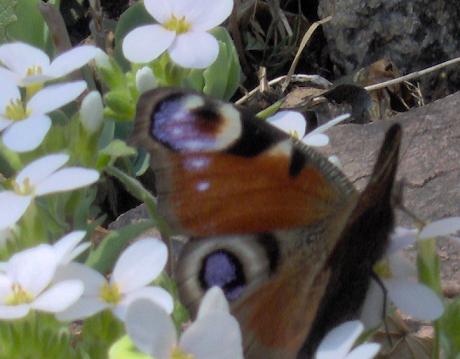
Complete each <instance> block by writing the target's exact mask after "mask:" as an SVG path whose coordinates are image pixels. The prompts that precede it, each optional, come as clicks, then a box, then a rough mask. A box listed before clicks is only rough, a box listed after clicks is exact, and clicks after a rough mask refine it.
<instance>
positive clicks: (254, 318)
mask: <svg viewBox="0 0 460 359" xmlns="http://www.w3.org/2000/svg"><path fill="white" fill-rule="evenodd" d="M395 131H396V132H400V131H398V130H395ZM397 135H398V134H397V133H396V134H394V135H393V137H394V136H396V137H397ZM133 139H134V142H135V143H137V144H139V145H141V146H142V147H144V148H146V149H147V150H148V151H150V153H151V155H152V159H151V165H152V167H153V169H154V171H155V176H156V183H157V186H156V190H157V193H158V207H159V211H160V212H161V213H162V215H163V216H164V217H165V219H166V220H167V222H168V223H169V224H170V225H171V227H172V228H173V229H175V230H176V231H177V232H178V233H181V234H186V235H189V236H190V237H191V240H190V241H189V243H188V244H187V245H186V246H185V248H184V250H183V251H182V253H181V254H180V257H179V260H178V268H177V273H176V279H177V281H178V286H179V292H180V295H181V299H182V301H183V302H184V304H185V305H187V306H188V308H190V309H191V311H192V312H194V311H196V309H197V306H198V304H199V301H200V299H201V297H202V296H203V294H204V292H205V291H206V290H207V289H208V288H209V287H211V286H213V285H218V286H220V287H222V288H223V290H224V292H225V293H226V296H227V298H228V299H229V301H230V303H231V308H232V312H233V313H234V315H235V316H236V317H237V319H238V321H239V323H240V326H241V328H242V331H243V338H244V347H245V357H246V358H262V357H263V358H295V357H296V356H297V353H298V352H299V350H300V349H301V348H302V346H303V345H304V343H306V344H305V352H306V353H307V355H310V354H311V352H312V350H314V349H315V348H316V346H317V344H318V341H319V340H320V339H321V338H322V337H323V336H324V334H325V333H324V332H325V331H327V330H329V329H331V326H333V325H335V324H339V323H335V322H336V320H342V319H347V317H351V316H353V315H355V314H356V312H357V310H358V308H354V307H352V308H351V309H346V308H345V309H344V308H342V307H343V306H345V305H346V301H345V300H344V299H343V298H346V297H347V293H348V292H347V289H346V288H345V283H344V281H351V280H355V281H356V283H357V286H358V287H360V288H359V290H356V289H355V290H351V291H349V292H350V293H351V294H350V296H351V297H353V298H355V297H358V299H357V301H356V303H357V304H356V305H355V306H356V307H359V305H360V303H361V302H362V299H363V298H361V297H362V296H363V294H362V293H361V292H363V291H364V292H365V290H366V289H367V286H368V284H369V277H370V273H369V272H370V270H371V268H372V265H373V264H374V263H375V261H376V260H377V259H378V258H379V257H380V256H381V255H382V252H383V249H384V247H385V244H386V237H387V235H388V232H389V230H390V229H391V225H392V218H390V217H391V213H392V210H391V207H390V208H389V214H388V213H387V212H388V209H387V208H386V209H384V212H385V215H388V221H387V222H388V224H386V225H384V226H383V225H382V226H380V227H381V228H382V230H381V232H382V233H381V235H380V237H382V238H383V239H379V240H378V241H377V242H378V243H376V245H375V247H378V248H375V252H374V251H373V250H372V248H371V249H360V247H361V245H362V244H363V238H362V237H363V236H366V235H368V233H367V232H366V230H367V229H368V227H367V225H366V221H367V216H370V217H372V215H373V214H376V213H377V214H378V213H379V210H378V208H379V206H378V205H377V210H375V211H374V210H370V208H371V207H373V203H374V202H372V201H371V200H370V199H369V198H368V197H370V196H371V195H376V196H377V198H378V199H382V200H383V199H384V200H385V201H386V200H387V198H386V197H388V198H389V195H388V191H389V192H391V187H392V181H393V178H394V172H395V169H396V167H395V166H393V163H394V159H395V158H397V147H398V146H397V145H394V143H396V142H397V141H390V140H389V141H387V142H388V145H387V147H389V150H388V151H387V152H388V153H384V154H383V155H381V159H380V161H378V162H380V165H382V166H383V167H382V170H381V173H380V170H378V171H377V170H376V171H374V175H373V176H372V177H373V179H371V183H370V185H369V186H368V189H366V190H365V191H364V193H363V194H362V195H358V193H357V191H356V190H355V189H354V187H353V186H352V185H351V183H350V182H349V181H348V180H347V179H346V177H345V176H344V175H343V174H342V172H341V171H340V170H338V169H337V168H336V167H335V166H334V165H332V164H331V163H329V161H328V160H327V159H325V158H324V157H323V156H321V155H319V154H318V153H316V152H315V151H314V150H312V149H311V148H308V147H306V146H304V145H302V144H301V143H299V142H298V141H296V140H294V139H292V138H290V137H289V136H288V135H287V134H285V133H283V132H281V131H279V130H277V129H276V128H273V127H272V126H270V125H269V124H267V123H265V122H263V121H261V120H258V119H255V118H252V117H250V116H248V115H247V114H245V113H243V112H241V111H239V110H238V109H236V108H235V107H233V106H232V105H230V104H226V103H222V102H220V101H217V100H214V99H212V98H209V97H203V96H201V95H198V94H196V93H193V92H189V91H185V90H180V89H159V90H153V91H150V92H148V93H146V94H144V95H143V96H142V97H141V98H140V101H139V104H138V109H137V118H136V123H135V128H134V136H133ZM389 159H390V160H389ZM387 162H389V163H390V164H391V166H390V165H389V164H387ZM390 167H391V168H390ZM380 180H381V181H382V182H383V183H380V182H379V181H380ZM382 185H383V186H384V187H385V188H387V187H388V189H387V190H386V191H383V192H384V193H383V192H382V191H381V190H380V189H379V188H380V187H381V186H382ZM379 186H380V187H379ZM381 192H382V193H381ZM380 197H381V198H380ZM385 201H384V202H385ZM382 203H383V202H382ZM385 203H386V202H385ZM377 227H378V225H377V226H376V228H377ZM369 229H370V228H369ZM356 235H358V236H359V238H355V236H356ZM350 246H351V247H352V248H351V249H350ZM372 246H373V245H371V246H370V247H372ZM368 247H369V246H368ZM366 248H367V247H366ZM348 253H349V255H348ZM362 255H367V256H369V258H368V259H366V260H363V257H362ZM373 256H374V257H375V258H373ZM359 263H361V266H360V265H359ZM356 264H358V265H356ZM357 268H360V270H356V269H357ZM325 303H326V304H325ZM329 310H331V311H333V312H335V313H336V314H335V316H336V318H335V319H334V318H332V319H331V318H330V317H329V315H328V311H329Z"/></svg>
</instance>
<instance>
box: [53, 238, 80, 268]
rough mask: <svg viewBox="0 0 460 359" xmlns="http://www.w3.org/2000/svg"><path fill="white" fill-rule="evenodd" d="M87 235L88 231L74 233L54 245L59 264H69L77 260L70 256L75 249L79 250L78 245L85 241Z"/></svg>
mask: <svg viewBox="0 0 460 359" xmlns="http://www.w3.org/2000/svg"><path fill="white" fill-rule="evenodd" d="M85 235H86V231H73V232H70V233H68V234H66V235H65V236H63V237H62V238H60V239H59V240H58V241H56V243H54V244H53V248H54V251H55V252H56V255H57V257H58V263H59V264H67V263H69V262H70V261H71V260H72V259H74V258H75V256H73V257H72V258H70V254H71V253H72V252H73V251H74V250H75V248H77V246H78V244H79V243H80V242H81V241H82V240H83V238H84V237H85Z"/></svg>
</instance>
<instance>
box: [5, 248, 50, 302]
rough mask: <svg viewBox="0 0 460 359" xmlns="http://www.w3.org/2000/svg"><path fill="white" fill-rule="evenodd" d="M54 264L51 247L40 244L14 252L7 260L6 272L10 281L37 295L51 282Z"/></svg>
mask: <svg viewBox="0 0 460 359" xmlns="http://www.w3.org/2000/svg"><path fill="white" fill-rule="evenodd" d="M56 266H57V262H56V255H55V254H54V251H53V249H52V247H51V246H50V245H48V244H40V245H38V246H37V247H33V248H29V249H26V250H23V251H22V252H19V253H16V254H14V255H13V256H12V257H11V258H10V260H9V261H8V264H7V269H6V273H7V275H8V277H9V278H10V279H11V281H12V282H17V283H19V284H20V285H21V287H22V288H24V290H26V291H27V292H30V293H32V294H33V295H34V296H37V295H38V294H39V293H41V291H42V290H43V289H45V288H46V287H47V286H48V285H49V284H50V283H51V280H52V279H53V276H54V273H55V272H56Z"/></svg>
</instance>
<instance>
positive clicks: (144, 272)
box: [110, 238, 168, 293]
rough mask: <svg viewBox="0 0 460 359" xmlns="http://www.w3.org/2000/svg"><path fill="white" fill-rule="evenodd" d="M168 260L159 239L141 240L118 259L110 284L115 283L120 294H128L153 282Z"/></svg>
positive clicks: (165, 248) (165, 249) (164, 246)
mask: <svg viewBox="0 0 460 359" xmlns="http://www.w3.org/2000/svg"><path fill="white" fill-rule="evenodd" d="M167 260H168V249H167V247H166V245H165V244H164V243H163V242H162V241H161V240H159V239H154V238H149V239H141V240H138V241H136V242H134V243H133V244H131V245H130V246H129V247H128V248H126V249H125V250H124V251H123V253H122V254H121V255H120V258H118V260H117V263H116V264H115V267H114V269H113V272H112V277H111V279H110V281H111V283H116V284H117V285H118V286H119V287H120V290H121V292H122V293H129V292H131V291H133V290H135V289H137V288H140V287H143V286H145V285H147V284H149V283H150V282H151V281H152V280H154V279H155V278H156V277H157V276H158V275H159V274H160V273H161V271H162V270H163V268H164V266H165V265H166V261H167Z"/></svg>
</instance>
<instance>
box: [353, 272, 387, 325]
mask: <svg viewBox="0 0 460 359" xmlns="http://www.w3.org/2000/svg"><path fill="white" fill-rule="evenodd" d="M384 299H385V297H384V293H383V288H382V287H381V286H380V285H379V284H378V283H377V282H376V281H375V280H371V282H370V284H369V289H368V290H367V293H366V297H365V299H364V303H363V305H362V307H361V314H360V317H359V320H360V321H361V322H362V323H363V324H364V326H365V328H366V329H374V328H377V327H378V326H379V325H380V323H381V322H382V320H383V317H384V312H383V302H384Z"/></svg>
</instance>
